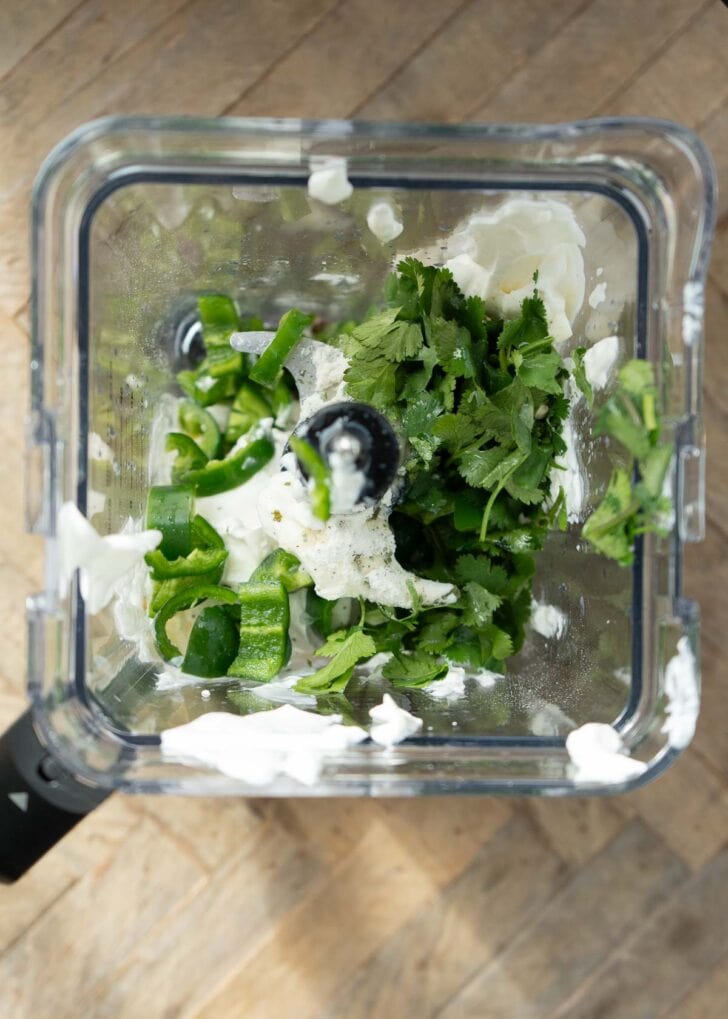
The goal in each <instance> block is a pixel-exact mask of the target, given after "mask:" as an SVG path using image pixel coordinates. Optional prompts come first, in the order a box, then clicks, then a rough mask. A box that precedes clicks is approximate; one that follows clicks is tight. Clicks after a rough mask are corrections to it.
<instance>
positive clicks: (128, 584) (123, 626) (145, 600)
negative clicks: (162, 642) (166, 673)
mask: <svg viewBox="0 0 728 1019" xmlns="http://www.w3.org/2000/svg"><path fill="white" fill-rule="evenodd" d="M151 592H152V581H151V579H150V576H149V569H148V567H147V565H146V563H145V562H144V560H143V559H140V560H139V562H137V564H136V565H135V566H134V569H133V570H132V571H131V573H129V574H128V575H127V576H125V577H124V583H123V584H119V585H118V587H117V588H116V591H115V593H116V598H115V599H114V604H113V613H114V625H115V626H116V632H117V633H118V635H119V636H120V637H121V639H122V640H128V641H129V642H130V643H131V644H133V645H134V646H135V647H136V650H137V657H138V659H139V661H140V662H159V661H161V656H160V654H159V651H158V649H157V644H156V639H155V635H154V620H153V619H152V618H151V616H150V615H149V612H148V608H149V599H150V597H151ZM197 681H198V682H199V678H198V679H197Z"/></svg>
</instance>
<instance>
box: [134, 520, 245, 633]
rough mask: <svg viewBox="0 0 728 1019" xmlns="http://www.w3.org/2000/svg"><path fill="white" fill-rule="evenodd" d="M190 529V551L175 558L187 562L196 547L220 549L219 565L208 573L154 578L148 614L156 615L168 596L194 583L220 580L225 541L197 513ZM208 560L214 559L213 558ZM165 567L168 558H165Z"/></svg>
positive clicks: (208, 549) (173, 595) (212, 582)
mask: <svg viewBox="0 0 728 1019" xmlns="http://www.w3.org/2000/svg"><path fill="white" fill-rule="evenodd" d="M190 531H191V534H192V552H191V553H190V556H188V557H187V558H186V559H182V560H176V561H177V562H181V563H189V561H190V558H191V557H192V556H194V554H195V550H196V549H203V550H205V552H209V551H211V550H213V549H214V550H217V551H218V552H220V551H222V552H223V555H222V556H220V557H219V560H220V561H219V565H217V566H215V567H214V569H211V570H210V572H209V573H203V574H189V573H188V574H186V575H184V576H176V577H174V578H172V579H169V580H154V582H153V585H152V598H151V601H150V604H149V615H150V616H156V614H157V613H158V612H159V610H160V609H161V608H162V606H163V605H165V604H166V603H167V602H168V601H169V599H170V598H174V597H175V595H178V594H180V592H182V591H184V590H185V589H186V588H188V587H193V586H194V585H195V584H219V583H220V581H221V580H222V574H223V567H224V565H225V559H226V558H227V549H226V548H225V542H224V541H223V540H222V538H221V537H220V535H219V534H218V533H217V531H216V530H215V528H214V527H213V526H212V524H211V523H209V522H208V521H207V520H205V518H204V517H201V516H200V515H199V513H198V514H197V515H196V516H194V517H193V518H192V524H191V525H190ZM210 561H211V562H212V561H214V559H213V558H211V559H210ZM164 562H165V568H166V564H167V563H168V560H167V559H165V560H164Z"/></svg>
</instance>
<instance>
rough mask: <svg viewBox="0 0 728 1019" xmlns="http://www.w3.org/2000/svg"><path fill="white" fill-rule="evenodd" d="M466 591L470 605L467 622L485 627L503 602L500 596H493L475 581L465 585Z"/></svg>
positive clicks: (466, 617)
mask: <svg viewBox="0 0 728 1019" xmlns="http://www.w3.org/2000/svg"><path fill="white" fill-rule="evenodd" d="M464 590H465V595H466V600H467V603H468V612H467V613H466V616H465V621H466V622H472V623H473V624H474V625H475V626H483V625H484V624H485V623H489V622H490V621H491V619H492V617H493V613H494V612H495V610H496V609H497V608H498V606H499V605H500V604H501V603H502V601H503V599H502V598H501V597H500V595H497V594H493V593H492V592H491V591H489V590H488V589H487V588H485V587H483V586H482V585H481V584H478V583H476V582H475V581H473V580H471V581H469V582H468V583H467V584H466V585H465V589H464Z"/></svg>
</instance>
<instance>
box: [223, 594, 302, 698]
mask: <svg viewBox="0 0 728 1019" xmlns="http://www.w3.org/2000/svg"><path fill="white" fill-rule="evenodd" d="M238 597H239V599H240V647H239V649H238V654H237V656H236V658H235V661H234V662H233V663H232V664H231V665H230V667H229V669H228V675H230V676H239V677H240V678H242V679H255V680H257V681H258V682H266V681H268V680H270V679H273V677H274V676H276V675H277V674H278V673H279V672H280V670H281V669H282V668H283V666H284V665H285V664H286V662H287V661H288V658H289V657H290V653H291V646H290V641H289V639H288V627H289V624H290V610H289V605H288V592H287V591H286V589H285V587H284V586H283V584H282V583H280V581H273V582H270V583H262V584H258V583H253V582H252V581H248V583H247V584H242V585H241V587H240V592H239V595H238Z"/></svg>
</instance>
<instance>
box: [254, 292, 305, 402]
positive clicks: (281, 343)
mask: <svg viewBox="0 0 728 1019" xmlns="http://www.w3.org/2000/svg"><path fill="white" fill-rule="evenodd" d="M313 319H314V316H313V315H304V313H303V312H302V311H299V310H298V308H291V310H290V311H287V312H286V313H285V315H284V316H283V318H282V319H281V320H280V322H279V323H278V329H277V330H276V334H275V336H274V337H273V339H272V340H271V341H270V343H269V344H268V346H267V347H266V348H265V350H264V351H263V353H262V354H261V355H260V357H259V358H258V360H257V361H256V362H255V364H254V365H253V367H252V368H251V369H250V378H251V379H252V380H253V382H259V383H260V384H261V386H266V387H267V388H268V389H272V388H273V387H274V386H275V384H276V382H278V379H279V378H280V376H281V371H282V369H283V365H284V364H285V363H286V359H287V358H288V357H289V356H290V354H291V352H292V351H293V349H294V348H295V346H296V344H297V343H298V342H299V340H300V339H301V337H302V336H303V330H304V329H305V328H306V326H309V325H310V324H311V323H312V322H313Z"/></svg>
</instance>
